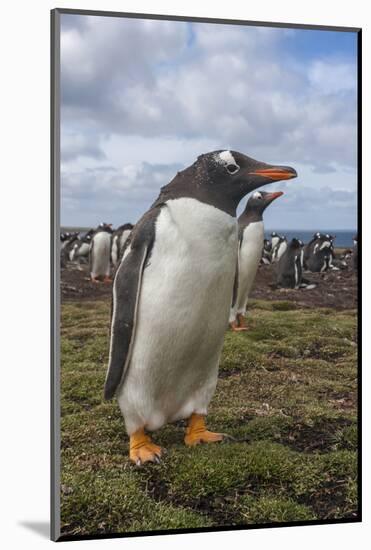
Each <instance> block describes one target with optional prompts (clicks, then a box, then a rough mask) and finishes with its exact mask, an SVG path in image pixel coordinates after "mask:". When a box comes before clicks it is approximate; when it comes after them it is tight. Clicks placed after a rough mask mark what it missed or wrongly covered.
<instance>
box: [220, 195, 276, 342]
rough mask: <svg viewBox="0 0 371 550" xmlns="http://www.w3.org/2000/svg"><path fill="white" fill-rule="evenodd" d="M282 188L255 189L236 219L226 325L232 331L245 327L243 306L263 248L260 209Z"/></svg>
mask: <svg viewBox="0 0 371 550" xmlns="http://www.w3.org/2000/svg"><path fill="white" fill-rule="evenodd" d="M281 195H283V193H282V191H278V192H276V193H265V192H264V191H255V193H253V195H252V196H251V197H250V198H249V200H248V201H247V203H246V207H245V210H244V212H243V213H242V214H241V216H240V217H239V218H238V243H239V252H238V262H237V268H236V269H237V273H236V283H235V289H234V294H235V300H234V303H232V307H231V312H230V316H229V324H230V327H231V329H232V330H233V331H236V332H237V331H241V330H247V327H246V325H245V315H246V307H247V302H248V299H249V294H250V292H251V288H252V286H253V283H254V280H255V276H256V272H257V270H258V266H259V263H260V260H261V257H262V250H263V247H264V224H263V212H264V210H265V209H266V208H267V206H269V205H270V204H271V203H272V202H273V201H274V200H276V199H278V197H281Z"/></svg>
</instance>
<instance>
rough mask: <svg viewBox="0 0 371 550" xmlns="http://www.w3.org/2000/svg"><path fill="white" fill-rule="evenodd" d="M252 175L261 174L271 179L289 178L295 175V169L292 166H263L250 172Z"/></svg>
mask: <svg viewBox="0 0 371 550" xmlns="http://www.w3.org/2000/svg"><path fill="white" fill-rule="evenodd" d="M250 174H251V175H253V176H263V177H264V178H269V179H271V180H272V181H280V180H290V179H292V178H296V177H297V173H296V170H294V169H293V168H265V169H263V170H255V171H254V172H250Z"/></svg>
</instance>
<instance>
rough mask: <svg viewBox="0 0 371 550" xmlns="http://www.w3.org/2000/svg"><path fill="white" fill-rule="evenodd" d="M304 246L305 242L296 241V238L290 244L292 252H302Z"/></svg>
mask: <svg viewBox="0 0 371 550" xmlns="http://www.w3.org/2000/svg"><path fill="white" fill-rule="evenodd" d="M303 246H304V243H303V241H301V240H300V239H295V238H294V239H291V242H290V244H289V247H290V248H291V249H292V250H300V249H301V248H302V247H303Z"/></svg>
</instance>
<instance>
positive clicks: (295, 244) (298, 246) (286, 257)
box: [277, 239, 304, 289]
mask: <svg viewBox="0 0 371 550" xmlns="http://www.w3.org/2000/svg"><path fill="white" fill-rule="evenodd" d="M303 246H304V245H303V243H302V241H300V240H299V239H292V240H291V241H290V243H289V244H288V246H287V248H286V251H285V253H284V254H283V255H282V256H281V258H280V260H279V262H278V266H277V286H279V287H281V288H296V289H297V288H299V287H300V285H301V283H302V266H301V253H302V247H303Z"/></svg>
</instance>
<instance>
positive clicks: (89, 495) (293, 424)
mask: <svg viewBox="0 0 371 550" xmlns="http://www.w3.org/2000/svg"><path fill="white" fill-rule="evenodd" d="M109 317H110V304H108V303H106V302H103V301H95V302H85V303H69V304H64V305H63V307H62V367H61V370H62V372H61V380H62V381H61V393H62V402H61V409H62V421H61V429H62V468H61V475H62V486H61V519H62V521H61V525H62V533H63V534H69V535H71V534H75V535H81V534H92V533H111V532H129V531H130V532H132V531H148V530H157V529H161V530H163V529H176V528H196V527H208V526H213V525H241V524H247V525H248V524H255V523H267V522H268V523H272V522H287V521H305V520H314V519H331V518H352V517H353V518H354V517H356V515H357V479H356V474H357V472H356V464H357V457H356V452H357V423H356V376H357V373H356V350H357V348H356V344H355V331H356V316H355V311H351V310H346V311H341V312H336V311H332V310H329V309H324V310H321V309H316V310H310V309H305V310H302V309H298V306H297V305H296V304H293V303H291V302H282V301H281V302H265V301H261V300H259V301H255V302H253V303H252V304H251V306H250V315H249V319H248V323H249V327H250V330H249V331H248V332H246V333H238V334H233V333H231V332H227V333H226V338H225V344H224V349H223V356H222V361H221V366H220V380H219V382H218V387H217V391H216V394H215V396H214V399H213V401H212V403H211V407H210V411H209V416H208V424H209V426H210V428H211V429H214V430H217V431H222V432H228V433H230V434H231V435H232V436H233V437H234V438H235V441H233V442H230V443H223V444H215V445H209V446H199V447H196V448H193V449H188V448H186V447H185V446H184V444H183V436H184V426H183V424H182V423H181V422H180V423H177V424H176V425H168V426H165V427H164V428H163V429H162V430H160V431H159V432H157V433H156V434H155V441H156V442H158V443H159V444H160V445H162V446H163V447H165V448H166V449H167V453H166V455H165V458H164V460H163V462H162V464H160V465H146V466H145V467H143V468H142V469H136V468H135V467H133V466H132V465H131V464H130V463H129V460H128V438H127V435H126V433H125V430H124V424H123V420H122V418H121V415H120V411H119V409H118V406H117V404H116V403H115V402H104V401H103V396H102V393H103V384H104V378H105V368H106V364H107V358H108V330H109Z"/></svg>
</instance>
